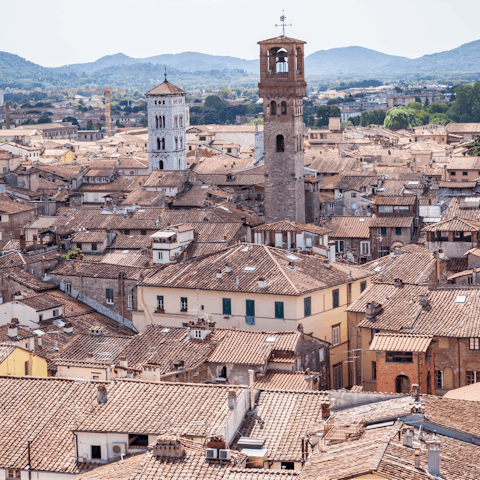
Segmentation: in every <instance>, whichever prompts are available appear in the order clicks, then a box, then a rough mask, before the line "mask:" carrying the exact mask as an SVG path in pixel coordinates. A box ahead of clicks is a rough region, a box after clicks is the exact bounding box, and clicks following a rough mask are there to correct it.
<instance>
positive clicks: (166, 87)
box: [145, 79, 187, 95]
mask: <svg viewBox="0 0 480 480" xmlns="http://www.w3.org/2000/svg"><path fill="white" fill-rule="evenodd" d="M175 93H177V94H179V93H185V94H186V93H187V92H186V91H185V90H182V89H181V88H179V87H176V86H175V85H173V84H171V83H170V82H168V81H167V79H165V81H163V82H162V83H161V84H160V85H158V86H157V87H155V88H153V89H152V90H150V91H149V92H147V93H146V94H145V95H171V94H175Z"/></svg>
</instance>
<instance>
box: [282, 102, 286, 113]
mask: <svg viewBox="0 0 480 480" xmlns="http://www.w3.org/2000/svg"><path fill="white" fill-rule="evenodd" d="M286 114H287V102H286V101H285V100H284V101H283V102H282V115H286Z"/></svg>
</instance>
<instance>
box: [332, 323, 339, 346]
mask: <svg viewBox="0 0 480 480" xmlns="http://www.w3.org/2000/svg"><path fill="white" fill-rule="evenodd" d="M340 343H341V342H340V325H333V327H332V345H333V346H334V347H336V346H337V345H340Z"/></svg>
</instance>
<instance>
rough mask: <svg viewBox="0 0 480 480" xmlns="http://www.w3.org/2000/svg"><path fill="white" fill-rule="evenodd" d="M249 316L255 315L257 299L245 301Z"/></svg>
mask: <svg viewBox="0 0 480 480" xmlns="http://www.w3.org/2000/svg"><path fill="white" fill-rule="evenodd" d="M245 306H246V310H247V317H254V316H255V300H246V302H245Z"/></svg>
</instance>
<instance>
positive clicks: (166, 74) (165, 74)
mask: <svg viewBox="0 0 480 480" xmlns="http://www.w3.org/2000/svg"><path fill="white" fill-rule="evenodd" d="M164 67H165V81H167V66H166V65H164Z"/></svg>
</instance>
